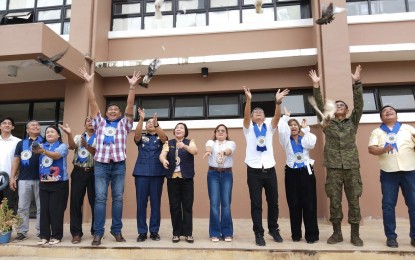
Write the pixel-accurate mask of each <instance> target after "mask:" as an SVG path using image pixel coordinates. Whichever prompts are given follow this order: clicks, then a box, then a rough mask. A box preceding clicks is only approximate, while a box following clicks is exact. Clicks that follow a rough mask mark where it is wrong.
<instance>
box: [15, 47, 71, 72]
mask: <svg viewBox="0 0 415 260" xmlns="http://www.w3.org/2000/svg"><path fill="white" fill-rule="evenodd" d="M68 49H69V47H67V48H66V49H65V50H64V51H62V52H59V53H58V54H55V55H53V56H52V57H51V58H49V59H47V58H44V57H41V56H38V57H37V58H36V59H35V60H36V61H23V62H22V63H21V64H20V65H19V67H18V68H26V67H29V66H31V65H36V64H42V65H45V66H46V67H48V68H49V69H51V70H53V71H54V72H55V73H61V72H62V70H63V67H62V66H61V65H59V64H58V63H57V61H58V60H60V59H62V57H63V56H65V54H66V52H68Z"/></svg>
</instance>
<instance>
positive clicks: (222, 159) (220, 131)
mask: <svg viewBox="0 0 415 260" xmlns="http://www.w3.org/2000/svg"><path fill="white" fill-rule="evenodd" d="M235 148H236V144H235V142H233V141H229V137H228V128H227V127H226V126H225V125H223V124H220V125H218V126H217V127H216V128H215V130H214V134H213V140H209V141H207V142H206V152H205V154H204V156H203V158H206V157H208V164H209V171H208V175H207V183H208V192H209V199H210V218H209V236H210V238H211V240H212V242H219V240H220V239H221V238H222V239H224V240H225V241H226V242H231V241H232V238H233V223H232V214H231V198H232V185H233V177H232V164H233V153H234V151H235Z"/></svg>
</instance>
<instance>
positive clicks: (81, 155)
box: [76, 133, 97, 163]
mask: <svg viewBox="0 0 415 260" xmlns="http://www.w3.org/2000/svg"><path fill="white" fill-rule="evenodd" d="M82 137H83V138H84V139H85V140H86V137H87V135H86V133H84V134H83V135H82ZM96 137H97V135H96V134H95V133H94V134H93V135H91V137H89V139H88V141H87V144H88V145H89V146H92V144H93V143H94V141H95V138H96ZM81 144H82V143H81ZM88 155H89V152H88V150H87V149H86V148H85V147H84V146H82V145H81V146H79V147H78V158H77V159H76V161H77V162H79V163H84V162H86V161H87V159H88Z"/></svg>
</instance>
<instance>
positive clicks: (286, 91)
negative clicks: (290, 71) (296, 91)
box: [275, 89, 290, 102]
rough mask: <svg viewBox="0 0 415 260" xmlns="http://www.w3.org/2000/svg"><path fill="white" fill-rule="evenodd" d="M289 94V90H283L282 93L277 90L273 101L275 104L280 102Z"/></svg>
mask: <svg viewBox="0 0 415 260" xmlns="http://www.w3.org/2000/svg"><path fill="white" fill-rule="evenodd" d="M288 93H290V90H289V89H284V90H283V91H282V92H281V91H280V89H278V91H277V94H275V99H276V100H277V102H280V101H282V99H283V98H284V97H285V96H287V95H288Z"/></svg>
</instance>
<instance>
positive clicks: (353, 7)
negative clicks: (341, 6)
mask: <svg viewBox="0 0 415 260" xmlns="http://www.w3.org/2000/svg"><path fill="white" fill-rule="evenodd" d="M346 10H347V15H349V16H352V15H367V14H369V7H368V2H367V1H360V2H350V3H346Z"/></svg>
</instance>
